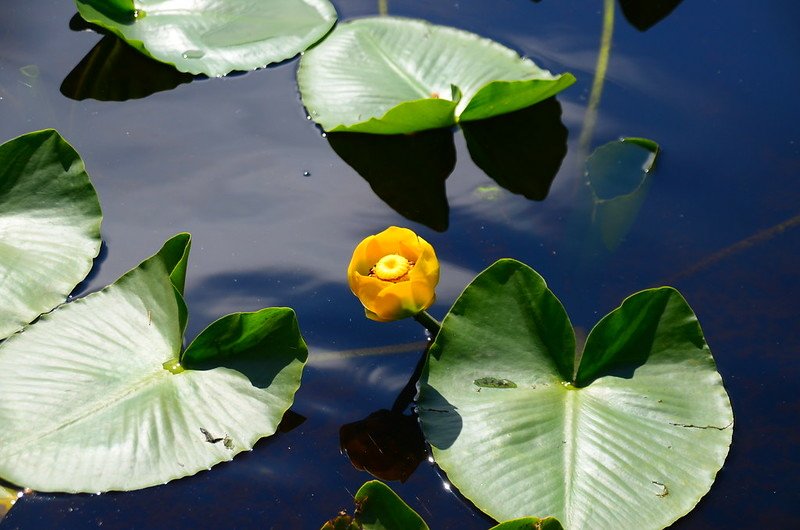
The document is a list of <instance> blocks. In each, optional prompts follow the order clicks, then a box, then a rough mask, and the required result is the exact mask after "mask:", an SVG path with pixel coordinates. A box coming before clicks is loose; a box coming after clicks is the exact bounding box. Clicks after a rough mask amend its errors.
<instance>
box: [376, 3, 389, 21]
mask: <svg viewBox="0 0 800 530" xmlns="http://www.w3.org/2000/svg"><path fill="white" fill-rule="evenodd" d="M378 14H379V15H380V16H382V17H385V16H386V15H388V14H389V0H378Z"/></svg>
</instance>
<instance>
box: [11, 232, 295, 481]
mask: <svg viewBox="0 0 800 530" xmlns="http://www.w3.org/2000/svg"><path fill="white" fill-rule="evenodd" d="M188 251H189V236H188V234H181V235H178V236H175V237H174V238H172V239H171V240H169V241H167V243H166V244H165V245H164V247H163V248H162V249H161V251H160V252H159V253H158V254H156V255H155V256H153V257H151V258H149V259H147V260H146V261H144V262H142V264H140V265H139V266H138V267H136V268H135V269H133V270H131V271H130V272H128V273H126V274H125V275H124V276H122V277H121V278H120V279H119V280H117V281H116V282H115V283H114V284H112V285H110V286H109V287H107V288H105V289H103V290H102V291H100V292H97V293H93V294H90V295H88V296H86V297H85V298H83V299H80V300H76V301H74V302H70V303H68V304H64V305H62V306H60V307H58V308H56V309H55V310H54V311H52V312H51V313H49V314H47V315H44V316H42V317H41V319H39V321H37V322H36V323H35V324H32V325H30V326H28V327H27V328H25V329H24V330H23V331H22V332H20V333H18V334H16V335H14V336H12V337H11V338H9V339H8V340H6V341H5V342H4V343H3V344H2V345H0V389H2V399H0V477H2V478H3V479H5V480H8V481H10V482H12V483H14V484H19V485H21V486H27V487H31V488H33V489H35V490H40V491H65V492H98V491H108V490H132V489H137V488H144V487H148V486H153V485H156V484H163V483H165V482H167V481H169V480H172V479H176V478H179V477H184V476H188V475H192V474H194V473H197V472H198V471H201V470H204V469H208V468H210V467H211V466H213V465H215V464H217V463H219V462H222V461H225V460H230V459H232V458H233V457H234V455H236V454H237V453H239V452H241V451H244V450H248V449H250V448H252V446H253V444H254V443H255V442H256V441H257V440H258V439H259V438H262V437H264V436H269V435H271V434H273V433H274V432H275V430H276V428H277V426H278V423H279V422H280V419H281V417H282V416H283V414H284V412H285V411H286V410H287V409H288V408H289V406H290V405H291V403H292V400H293V398H294V393H295V392H296V390H297V388H298V387H299V385H300V377H301V374H302V370H303V367H304V365H305V361H306V357H307V349H306V346H305V343H304V342H303V339H302V337H301V336H300V332H299V329H298V326H297V321H296V319H295V316H294V312H293V311H292V310H291V309H288V308H267V309H262V310H261V311H257V312H255V313H237V314H233V315H228V316H226V317H223V318H221V319H220V320H218V321H217V322H215V323H213V324H211V325H210V326H209V327H208V328H207V329H206V330H204V331H203V332H202V333H201V334H200V335H199V336H198V337H197V338H196V339H195V341H194V342H193V343H192V344H191V345H190V346H189V347H188V348H187V349H186V351H185V352H184V353H183V355H181V344H182V340H183V330H184V327H185V324H186V308H185V305H184V302H183V297H182V290H183V280H184V276H185V272H186V261H187V257H188Z"/></svg>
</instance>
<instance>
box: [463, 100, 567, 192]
mask: <svg viewBox="0 0 800 530" xmlns="http://www.w3.org/2000/svg"><path fill="white" fill-rule="evenodd" d="M461 129H462V130H463V131H464V138H465V139H466V141H467V147H468V148H469V154H470V156H471V157H472V160H473V162H475V164H476V165H477V166H478V167H479V168H481V169H482V170H483V172H484V173H486V174H487V175H488V176H489V177H490V178H492V179H493V180H494V181H495V182H497V183H498V184H499V185H500V186H502V187H504V188H505V189H507V190H508V191H510V192H512V193H516V194H518V195H523V196H524V197H526V198H528V199H531V200H534V201H542V200H544V199H545V198H546V197H547V194H548V193H549V191H550V185H551V184H552V183H553V180H554V179H555V177H556V174H557V173H558V170H559V169H560V168H561V162H562V161H563V160H564V157H565V156H566V154H567V128H566V127H564V124H563V123H561V105H560V104H559V102H558V100H556V98H555V97H551V98H549V99H546V100H545V101H542V102H541V103H537V104H536V105H533V106H531V107H528V108H525V109H521V110H518V111H515V112H511V113H509V114H503V115H502V116H496V117H494V118H487V119H485V120H479V121H470V122H464V123H462V124H461Z"/></svg>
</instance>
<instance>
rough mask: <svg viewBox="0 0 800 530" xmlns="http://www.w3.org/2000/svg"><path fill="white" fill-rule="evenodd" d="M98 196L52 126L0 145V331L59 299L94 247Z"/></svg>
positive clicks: (81, 273) (82, 273) (80, 275)
mask: <svg viewBox="0 0 800 530" xmlns="http://www.w3.org/2000/svg"><path fill="white" fill-rule="evenodd" d="M102 217H103V216H102V213H101V211H100V203H99V202H98V200H97V193H96V192H95V190H94V187H93V186H92V184H91V182H89V176H88V175H87V174H86V169H85V167H84V165H83V161H81V158H80V156H79V155H78V153H76V152H75V150H74V149H73V148H72V146H70V145H69V144H68V143H67V142H66V141H64V139H63V138H62V137H61V135H59V134H58V133H57V132H56V131H54V130H52V129H48V130H44V131H38V132H32V133H28V134H25V135H23V136H20V137H18V138H15V139H13V140H10V141H8V142H6V143H4V144H3V145H0V235H1V236H2V237H1V238H0V278H2V279H3V281H2V283H1V284H0V299H2V301H3V302H2V305H0V338H4V337H7V336H8V335H10V334H11V333H13V332H15V331H17V330H19V329H20V328H21V327H22V326H23V325H25V324H27V323H28V322H30V321H31V320H33V319H34V318H36V317H37V316H39V315H40V314H41V313H44V312H46V311H49V310H51V309H52V308H53V307H55V306H56V305H58V304H60V303H62V302H64V300H65V299H66V297H67V295H68V294H69V293H70V292H71V291H72V290H73V289H74V288H75V286H76V285H77V284H78V282H80V281H81V280H83V279H84V278H85V277H86V274H87V273H88V272H89V270H90V269H91V268H92V261H93V260H94V258H95V256H97V253H98V252H99V250H100V222H101V220H102Z"/></svg>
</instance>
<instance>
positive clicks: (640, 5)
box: [619, 0, 683, 31]
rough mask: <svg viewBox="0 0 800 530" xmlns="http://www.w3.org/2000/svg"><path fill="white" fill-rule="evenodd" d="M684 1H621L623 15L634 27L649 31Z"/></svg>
mask: <svg viewBox="0 0 800 530" xmlns="http://www.w3.org/2000/svg"><path fill="white" fill-rule="evenodd" d="M682 1H683V0H619V6H620V7H621V8H622V14H623V15H625V18H626V19H627V20H628V22H630V23H631V25H632V26H633V27H635V28H636V29H638V30H639V31H647V30H648V29H650V28H651V27H653V26H655V25H656V24H658V22H660V21H661V20H663V19H665V18H666V17H667V16H668V15H669V14H670V13H672V11H673V10H674V9H675V8H676V7H678V4H680V3H681V2H682Z"/></svg>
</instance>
